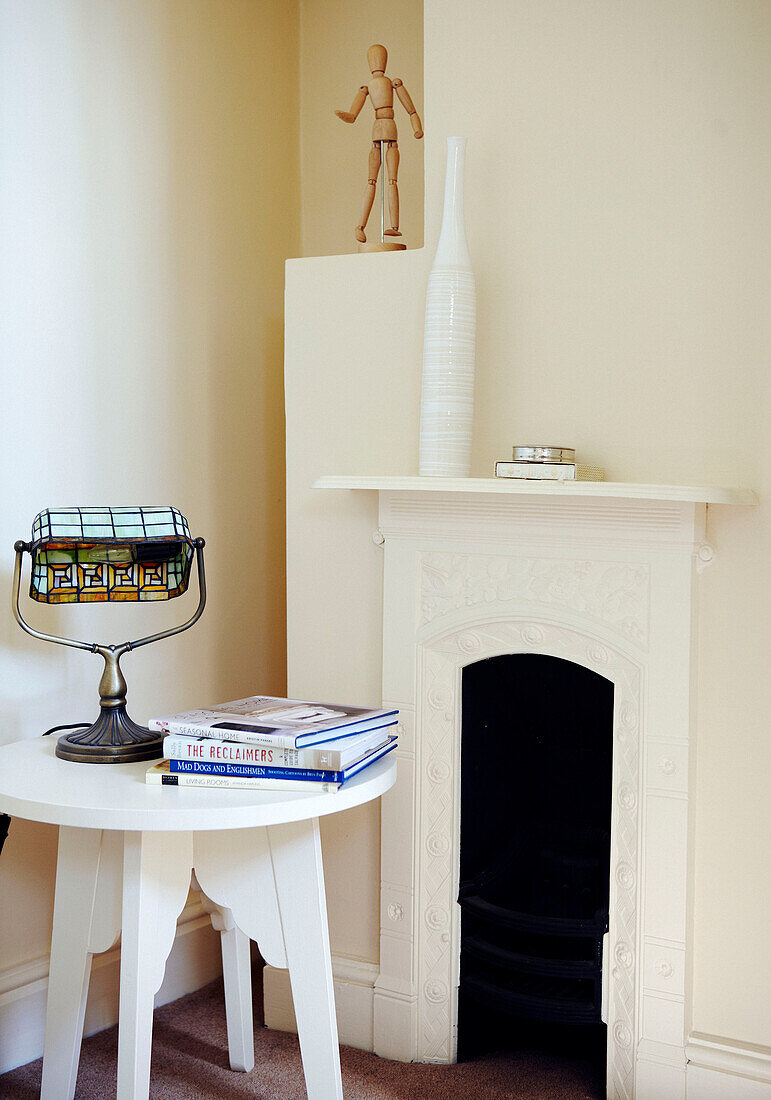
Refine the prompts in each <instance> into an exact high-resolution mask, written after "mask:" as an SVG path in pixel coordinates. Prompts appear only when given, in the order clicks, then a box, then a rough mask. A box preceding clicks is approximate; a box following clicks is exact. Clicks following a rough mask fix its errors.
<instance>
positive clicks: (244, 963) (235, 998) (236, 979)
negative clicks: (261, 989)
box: [220, 924, 254, 1073]
mask: <svg viewBox="0 0 771 1100" xmlns="http://www.w3.org/2000/svg"><path fill="white" fill-rule="evenodd" d="M220 942H221V944H222V974H223V977H224V980H225V1018H226V1020H227V1026H228V1053H229V1055H230V1068H231V1069H234V1070H241V1071H243V1072H244V1073H249V1071H250V1070H251V1069H253V1068H254V1018H253V1015H252V971H251V958H250V952H249V937H248V936H247V935H245V934H244V933H243V932H242V931H241V929H240V928H238V927H236V925H235V924H234V925H233V927H232V928H228V929H226V930H225V931H223V932H222V933H221V934H220Z"/></svg>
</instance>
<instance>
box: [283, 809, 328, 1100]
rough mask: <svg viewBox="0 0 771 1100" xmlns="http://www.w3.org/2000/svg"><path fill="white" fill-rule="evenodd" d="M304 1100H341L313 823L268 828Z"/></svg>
mask: <svg viewBox="0 0 771 1100" xmlns="http://www.w3.org/2000/svg"><path fill="white" fill-rule="evenodd" d="M268 838H269V843H270V853H271V857H272V861H273V871H274V874H275V879H276V891H277V894H278V904H279V909H280V912H281V926H282V928H283V932H284V946H285V949H286V958H287V964H288V966H289V979H290V982H291V985H292V999H293V1000H294V1011H295V1017H296V1019H297V1034H298V1036H299V1039H300V1053H301V1054H302V1060H303V1069H304V1070H305V1085H306V1088H307V1090H308V1100H342V1096H343V1085H342V1080H341V1077H340V1050H339V1047H338V1038H337V1019H336V1017H335V995H334V988H333V985H332V963H331V960H330V955H329V929H328V925H327V906H326V898H325V895H324V871H323V868H322V862H321V838H320V832H319V823H318V819H317V818H314V819H312V820H310V821H296V822H291V823H288V824H286V825H271V826H269V827H268Z"/></svg>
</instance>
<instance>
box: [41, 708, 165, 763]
mask: <svg viewBox="0 0 771 1100" xmlns="http://www.w3.org/2000/svg"><path fill="white" fill-rule="evenodd" d="M162 746H163V734H162V733H156V732H154V731H153V730H149V729H146V728H145V727H144V726H138V725H137V724H136V722H134V721H132V720H131V718H129V716H128V714H127V713H126V704H125V703H123V704H121V705H120V706H117V707H102V709H101V711H100V714H99V717H98V718H97V720H96V721H95V722H94V724H93V726H89V727H88V729H85V730H73V732H72V733H68V734H66V735H65V736H64V737H60V738H59V740H58V742H57V745H56V755H57V756H58V757H59V758H60V759H61V760H74V761H76V762H77V763H79V764H131V763H134V762H136V761H138V760H157V759H159V758H160V757H161V756H163V747H162Z"/></svg>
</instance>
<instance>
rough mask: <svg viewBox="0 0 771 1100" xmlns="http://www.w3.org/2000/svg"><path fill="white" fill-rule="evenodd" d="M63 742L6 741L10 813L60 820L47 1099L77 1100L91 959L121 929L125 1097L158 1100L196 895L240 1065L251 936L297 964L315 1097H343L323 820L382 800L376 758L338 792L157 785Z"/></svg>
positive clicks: (0, 800)
mask: <svg viewBox="0 0 771 1100" xmlns="http://www.w3.org/2000/svg"><path fill="white" fill-rule="evenodd" d="M55 744H56V743H55V739H54V738H50V737H46V738H40V737H39V738H35V739H33V740H29V741H19V742H17V743H15V744H12V745H6V746H5V747H3V748H0V811H2V812H4V813H7V814H10V815H11V816H12V817H21V818H26V819H27V820H29V821H43V822H47V823H49V824H53V825H58V826H59V855H58V862H57V869H56V893H55V898H54V920H53V935H52V940H51V966H50V974H49V984H48V1003H47V1009H46V1034H45V1047H44V1052H43V1081H42V1088H41V1093H40V1095H41V1100H72V1097H73V1096H74V1092H75V1081H76V1077H77V1071H78V1059H79V1055H80V1043H81V1040H82V1037H83V1020H84V1014H85V1007H86V997H87V994H88V982H89V977H90V973H91V957H92V955H93V954H95V953H97V952H101V951H107V950H108V949H109V948H110V947H112V946H113V944H114V943H115V942H116V940H117V939H118V936H119V935H120V936H121V966H120V1018H119V1023H118V1091H117V1097H118V1100H146V1098H147V1096H148V1093H149V1088H150V1048H151V1042H152V1022H153V998H154V996H155V994H156V992H157V991H158V989H159V988H160V985H161V982H162V980H163V972H164V968H165V965H166V959H167V958H168V955H169V952H170V951H171V947H172V944H173V942H174V935H175V932H176V922H177V917H178V916H179V914H180V913H181V911H182V909H183V907H184V905H185V901H186V899H187V893H188V889H189V886H190V880H191V874H193V873H194V874H195V878H196V880H197V885H198V886H199V887H200V889H201V891H202V893H203V895H205V901H204V904H205V905H206V908H207V909H208V911H209V912H210V913H211V915H212V923H213V924H214V927H215V928H217V929H219V930H220V932H221V934H222V956H223V970H224V976H225V1007H226V1014H227V1025H228V1043H229V1047H230V1064H231V1067H232V1068H233V1069H241V1070H246V1071H248V1070H250V1069H251V1068H252V1067H253V1065H254V1039H253V1033H252V1008H251V981H250V976H249V939H254V940H256V941H257V943H258V944H259V948H260V953H261V954H262V956H263V958H264V959H265V960H266V962H268V963H270V964H271V966H275V967H286V968H288V969H289V976H290V981H291V986H292V997H293V1000H294V1007H295V1015H296V1017H297V1031H298V1036H299V1039H300V1052H301V1054H302V1061H303V1069H304V1071H305V1082H306V1087H307V1091H308V1098H309V1100H340V1098H341V1097H342V1095H343V1092H342V1084H341V1079H340V1055H339V1050H338V1040H337V1022H336V1019H335V1003H334V990H333V986H332V967H331V962H330V955H329V932H328V927H327V911H326V901H325V897H324V874H323V870H322V863H321V843H320V837H319V820H318V819H319V817H323V816H324V815H325V814H333V813H339V812H340V811H341V810H347V809H350V808H351V807H352V806H360V805H361V804H362V803H364V802H369V801H371V800H372V799H375V798H378V797H379V796H380V795H381V794H383V792H384V791H387V790H388V789H389V787H391V786H393V783H394V781H395V779H396V763H395V761H394V760H393V759H392V758H386V759H384V760H381V761H378V762H377V763H376V764H373V765H372V766H371V767H369V768H367V769H366V770H365V771H363V772H361V773H360V774H359V775H358V776H355V777H354V778H353V779H351V780H349V781H348V782H347V783H346V784H345V785H344V786H343V787H341V788H340V790H339V791H335V792H332V793H327V794H323V793H319V794H316V793H310V794H305V793H296V792H288V791H287V792H283V791H247V790H227V789H221V788H195V787H193V788H188V787H155V786H149V785H148V784H146V783H145V771H146V769H147V767H148V765H147V763H140V764H109V765H106V764H105V765H98V764H77V763H73V762H70V761H67V760H59V759H58V758H57V757H56V756H55V755H54V749H55Z"/></svg>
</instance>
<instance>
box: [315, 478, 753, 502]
mask: <svg viewBox="0 0 771 1100" xmlns="http://www.w3.org/2000/svg"><path fill="white" fill-rule="evenodd" d="M313 488H314V489H379V490H387V491H390V492H398V493H405V492H414V493H501V494H506V495H508V496H535V497H541V498H543V497H555V496H558V497H590V498H594V499H612V500H652V501H653V500H673V501H684V502H688V501H690V502H692V503H697V504H757V503H758V498H757V495H756V493H754V492H753V490H752V489H728V488H719V487H715V486H709V485H707V486H701V485H699V486H693V485H634V484H632V483H631V482H625V481H521V480H519V479H515V478H493V477H393V476H387V475H384V476H367V477H360V476H357V475H345V474H343V475H340V476H337V475H326V476H325V477H320V478H319V479H318V480H317V481H315V482H314V483H313Z"/></svg>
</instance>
